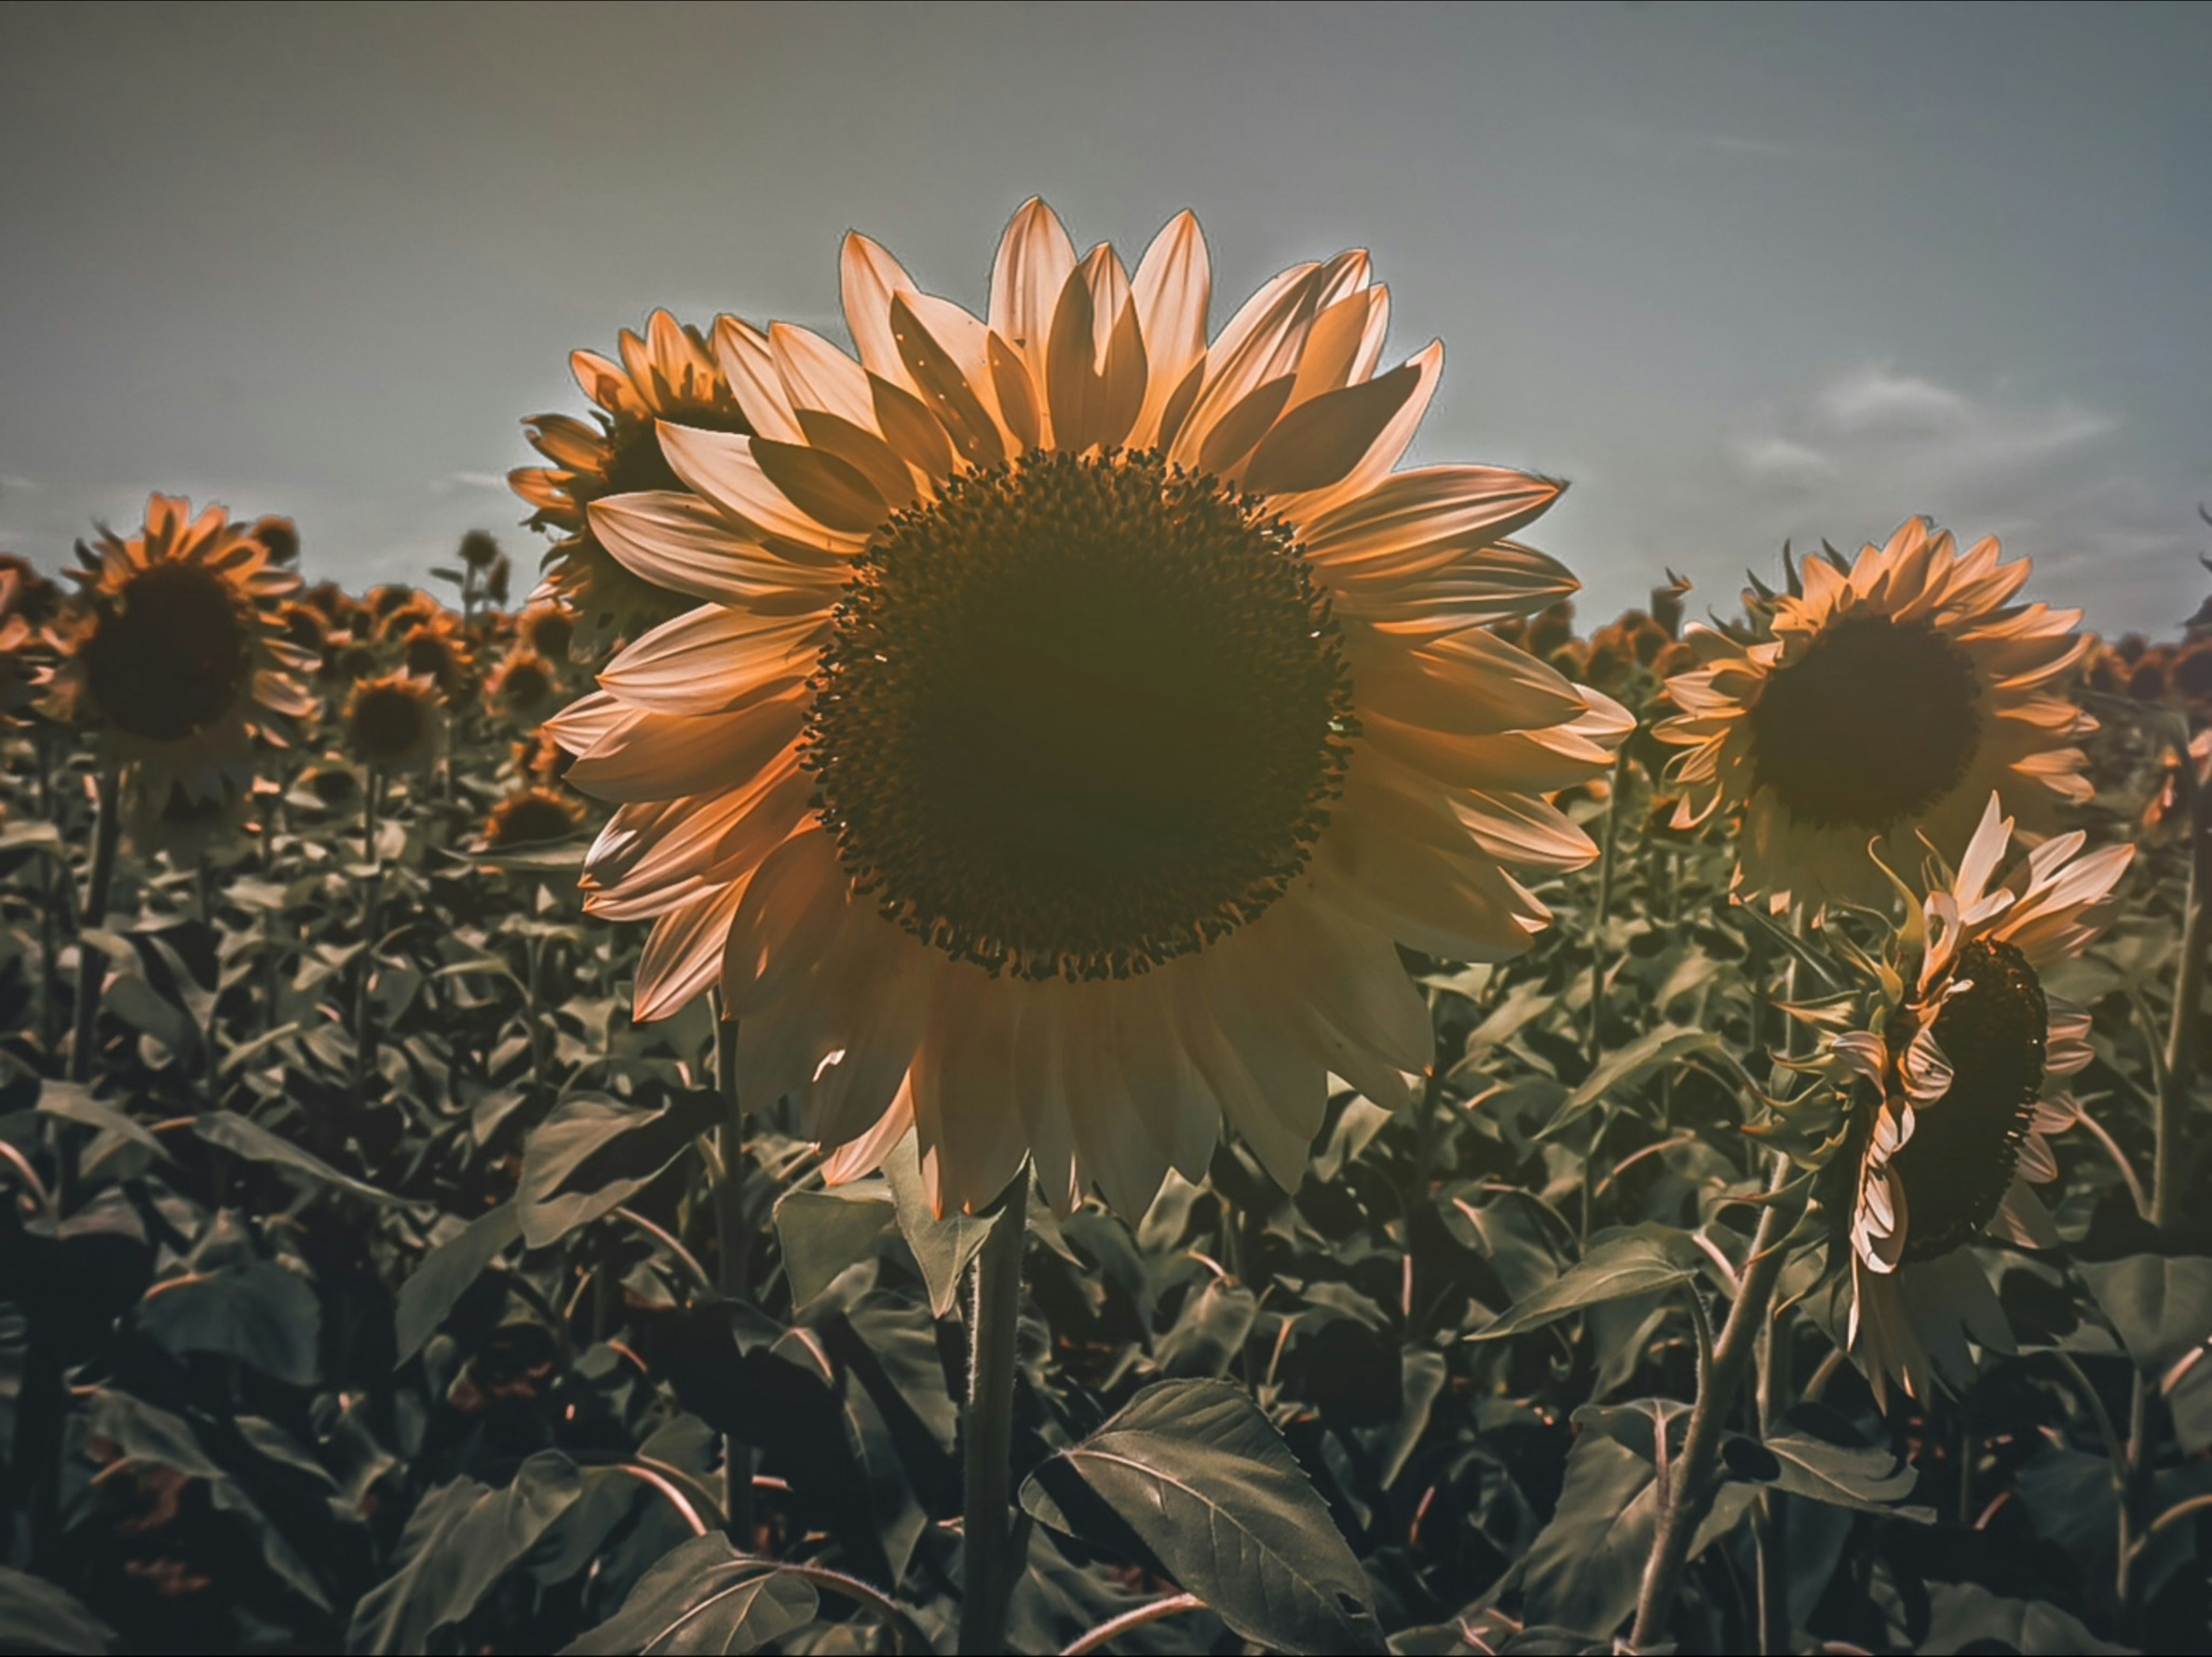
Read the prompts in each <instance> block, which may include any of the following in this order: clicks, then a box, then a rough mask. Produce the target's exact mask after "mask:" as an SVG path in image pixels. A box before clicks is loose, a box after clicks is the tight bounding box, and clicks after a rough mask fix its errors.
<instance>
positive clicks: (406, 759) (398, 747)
mask: <svg viewBox="0 0 2212 1657" xmlns="http://www.w3.org/2000/svg"><path fill="white" fill-rule="evenodd" d="M445 734H446V709H445V699H444V698H442V697H441V696H440V695H439V694H438V687H437V685H436V684H435V682H433V681H432V680H431V679H429V678H428V676H427V675H422V674H416V673H386V674H383V675H381V676H380V677H378V678H374V679H362V680H360V681H359V682H358V683H356V685H354V687H353V691H352V693H351V694H350V695H349V696H348V697H347V698H346V704H345V716H344V719H343V737H344V740H345V746H346V749H347V752H349V753H351V754H352V755H353V757H354V758H356V759H357V760H359V761H360V762H361V763H362V765H371V766H374V767H376V768H377V769H378V770H380V771H420V770H422V768H423V767H424V766H426V765H429V764H430V763H431V762H432V761H433V760H435V758H437V757H438V752H439V749H440V747H441V746H442V745H443V743H444V741H445Z"/></svg>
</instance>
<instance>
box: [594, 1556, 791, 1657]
mask: <svg viewBox="0 0 2212 1657" xmlns="http://www.w3.org/2000/svg"><path fill="white" fill-rule="evenodd" d="M819 1603H820V1602H819V1601H818V1599H817V1598H816V1595H815V1592H814V1587H813V1584H811V1582H808V1581H806V1580H805V1578H803V1577H799V1576H795V1575H792V1574H791V1573H790V1572H788V1571H784V1570H779V1569H776V1567H775V1565H774V1564H773V1563H770V1562H769V1561H766V1560H761V1559H749V1558H747V1557H746V1556H744V1555H743V1554H741V1553H739V1552H738V1550H736V1549H735V1548H733V1547H732V1546H731V1545H730V1543H729V1538H726V1537H725V1536H722V1535H720V1533H719V1532H711V1531H710V1532H708V1533H707V1534H706V1535H705V1536H695V1537H693V1538H691V1539H690V1541H688V1542H684V1543H682V1544H679V1545H678V1546H677V1547H676V1548H675V1549H674V1550H672V1551H671V1552H670V1553H667V1554H665V1555H664V1556H662V1557H661V1559H660V1561H659V1563H657V1564H655V1565H654V1566H653V1569H650V1570H648V1571H647V1572H646V1574H645V1575H643V1576H641V1577H640V1578H639V1579H638V1582H637V1586H636V1587H634V1588H632V1589H631V1590H630V1591H629V1598H628V1599H625V1600H623V1607H622V1609H621V1610H620V1611H617V1612H616V1613H615V1614H614V1615H613V1616H612V1617H609V1618H608V1619H607V1620H606V1621H605V1622H604V1623H600V1624H599V1626H598V1627H597V1628H595V1629H592V1630H589V1631H588V1632H586V1633H585V1634H583V1635H582V1636H579V1637H578V1638H577V1639H576V1640H574V1641H573V1642H570V1643H569V1644H568V1645H566V1646H564V1647H562V1657H598V1654H600V1653H606V1654H610V1657H611V1654H614V1653H617V1652H632V1651H640V1652H677V1651H686V1652H688V1651H715V1652H750V1651H758V1650H759V1649H760V1648H762V1647H763V1646H764V1645H766V1644H767V1643H768V1642H769V1641H771V1640H780V1639H781V1638H782V1637H783V1636H785V1635H787V1634H789V1633H791V1632H793V1630H798V1629H802V1628H804V1627H805V1626H806V1624H808V1623H811V1622H812V1621H813V1620H814V1615H815V1611H817V1608H818V1605H819Z"/></svg>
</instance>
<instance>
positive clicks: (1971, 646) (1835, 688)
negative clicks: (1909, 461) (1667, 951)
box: [1657, 518, 2096, 908]
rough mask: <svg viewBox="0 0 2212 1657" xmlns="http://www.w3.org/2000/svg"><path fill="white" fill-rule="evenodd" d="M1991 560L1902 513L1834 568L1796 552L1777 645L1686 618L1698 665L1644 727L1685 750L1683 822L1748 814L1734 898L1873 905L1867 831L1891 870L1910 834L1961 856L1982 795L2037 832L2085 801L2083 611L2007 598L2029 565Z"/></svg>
mask: <svg viewBox="0 0 2212 1657" xmlns="http://www.w3.org/2000/svg"><path fill="white" fill-rule="evenodd" d="M2000 557H2001V554H2000V551H1999V549H1998V546H1997V544H1996V541H1995V540H1994V539H1990V540H1984V541H1982V542H1980V543H1979V544H1978V545H1976V546H1974V547H1973V548H1972V550H1971V551H1967V552H1965V553H1963V554H1962V553H1960V551H1958V550H1957V548H1956V545H1955V544H1954V541H1953V539H1952V538H1951V536H1950V534H1949V533H1948V532H1945V533H1933V530H1932V526H1930V525H1929V522H1928V521H1927V520H1925V519H1923V518H1915V519H1913V520H1911V521H1910V522H1908V523H1907V524H1905V527H1903V528H1901V529H1899V531H1898V532H1897V533H1896V534H1894V535H1893V536H1892V537H1890V539H1889V544H1888V545H1886V546H1881V547H1875V546H1869V547H1868V548H1866V550H1865V551H1863V552H1861V553H1860V554H1859V556H1858V557H1857V560H1856V561H1855V562H1853V563H1852V564H1850V568H1849V569H1848V570H1846V569H1844V567H1843V563H1842V560H1841V559H1840V558H1838V559H1836V560H1835V561H1834V562H1831V561H1830V560H1829V559H1827V558H1826V557H1813V558H1808V559H1806V560H1805V562H1804V564H1803V566H1802V592H1792V593H1790V594H1777V595H1774V596H1773V598H1772V599H1771V611H1772V624H1771V625H1772V635H1773V636H1772V637H1771V639H1768V640H1765V641H1764V642H1759V643H1747V642H1746V641H1745V640H1743V639H1741V638H1738V637H1733V636H1731V635H1730V634H1729V633H1726V632H1721V631H1715V630H1712V629H1705V628H1698V629H1692V631H1691V632H1690V634H1689V636H1688V637H1689V640H1690V642H1691V643H1692V644H1693V645H1694V646H1695V647H1696V649H1697V650H1698V652H1699V657H1700V658H1701V661H1702V664H1703V665H1701V666H1699V667H1696V668H1694V669H1692V670H1691V671H1690V672H1687V673H1677V674H1675V675H1674V677H1672V678H1671V679H1668V681H1667V690H1668V695H1669V696H1670V697H1672V698H1673V699H1674V704H1675V705H1676V706H1677V707H1679V708H1680V709H1681V710H1682V713H1681V716H1680V717H1679V718H1676V719H1670V720H1668V721H1667V722H1664V723H1663V724H1662V725H1660V726H1659V727H1658V730H1657V734H1658V735H1659V737H1660V738H1661V739H1662V740H1664V741H1667V742H1670V743H1673V744H1675V745H1677V746H1682V747H1686V748H1687V749H1688V750H1689V752H1686V753H1683V754H1680V755H1677V756H1676V757H1675V759H1674V765H1673V767H1672V770H1671V776H1672V778H1673V780H1674V782H1675V783H1678V784H1680V786H1681V788H1682V789H1683V801H1682V806H1681V810H1680V817H1679V819H1678V820H1679V821H1680V825H1682V826H1684V827H1688V826H1692V825H1695V824H1697V823H1699V822H1702V821H1704V820H1705V819H1707V818H1709V817H1711V815H1712V814H1713V813H1714V812H1715V811H1717V809H1719V808H1720V807H1723V805H1725V806H1728V807H1741V808H1742V811H1743V813H1744V820H1743V830H1742V836H1741V845H1740V850H1739V856H1740V857H1741V866H1740V868H1739V869H1738V871H1737V880H1738V883H1739V887H1740V889H1741V891H1742V892H1744V893H1745V895H1747V896H1768V897H1773V898H1778V899H1787V898H1790V897H1793V896H1794V897H1796V898H1797V899H1802V900H1803V901H1804V902H1805V903H1806V904H1807V905H1808V906H1811V907H1814V908H1818V907H1820V905H1824V904H1826V903H1827V902H1828V901H1830V900H1838V899H1839V900H1845V901H1854V902H1860V903H1868V904H1881V903H1886V902H1887V901H1888V899H1889V895H1890V888H1889V885H1888V882H1887V878H1886V877H1885V876H1884V874H1882V872H1881V868H1879V867H1877V865H1876V863H1875V862H1874V861H1873V860H1872V859H1871V858H1869V856H1868V850H1867V848H1868V844H1869V841H1874V842H1878V843H1879V855H1880V856H1881V859H1882V861H1883V862H1885V863H1887V865H1888V866H1890V867H1892V868H1899V867H1905V866H1906V865H1908V864H1909V863H1910V862H1911V860H1913V859H1914V858H1916V857H1917V856H1918V841H1919V838H1922V837H1924V838H1926V839H1927V840H1929V842H1931V843H1933V844H1935V845H1936V847H1937V848H1938V849H1939V850H1944V851H1946V852H1947V853H1949V852H1955V851H1956V850H1957V849H1958V847H1959V846H1960V845H1961V844H1963V843H1964V842H1965V840H1966V837H1967V835H1968V834H1969V833H1971V832H1972V829H1973V825H1974V821H1975V819H1976V817H1977V815H1978V813H1980V811H1981V809H1982V804H1983V802H1984V801H1986V800H1987V799H1988V798H1989V797H1990V791H1991V790H1992V789H1994V790H1996V793H1997V794H1998V795H2000V796H2001V798H2002V800H2003V802H2004V807H2005V809H2006V810H2007V811H2008V812H2013V813H2017V814H2018V816H2019V817H2020V819H2021V821H2022V822H2023V823H2024V824H2025V825H2027V826H2028V827H2029V828H2030V829H2032V830H2034V831H2036V832H2042V831H2044V830H2045V829H2047V828H2048V827H2049V826H2050V819H2051V814H2052V812H2053V809H2054V808H2055V807H2056V806H2057V803H2058V802H2059V801H2069V802H2073V803H2075V804H2079V803H2081V802H2082V801H2086V800H2087V799H2088V798H2089V797H2090V795H2091V793H2092V789H2091V788H2090V785H2089V783H2088V780H2087V777H2084V776H2083V775H2082V771H2083V769H2084V767H2086V766H2087V764H2088V757H2087V754H2085V753H2084V752H2082V751H2081V749H2080V748H2079V747H2076V746H2073V744H2074V742H2075V740H2076V739H2077V738H2079V737H2081V736H2083V735H2085V734H2087V733H2088V732H2090V731H2093V730H2094V729H2095V728H2096V722H2095V721H2093V720H2092V719H2090V718H2089V717H2088V716H2087V715H2086V714H2084V713H2082V711H2081V710H2080V709H2079V708H2078V707H2076V706H2075V704H2073V703H2072V702H2071V701H2069V699H2068V698H2066V697H2065V696H2064V695H2063V691H2062V687H2063V685H2065V683H2066V682H2067V676H2068V674H2069V673H2070V672H2071V670H2072V669H2073V667H2074V665H2075V662H2076V661H2078V660H2080V658H2081V655H2083V653H2084V652H2085V651H2087V649H2088V640H2087V638H2086V637H2082V636H2081V635H2079V634H2077V633H2076V632H2075V631H2074V628H2075V624H2076V623H2077V622H2079V621H2080V620H2081V612H2079V611H2073V610H2052V609H2050V608H2049V607H2047V606H2044V605H2041V604H2031V605H2015V604H2013V603H2012V602H2011V600H2012V598H2013V596H2014V594H2016V593H2018V592H2019V591H2020V589H2021V585H2022V584H2023V583H2024V582H2026V581H2027V577H2028V571H2029V565H2028V564H2027V560H2025V559H2021V560H2019V561H2017V562H2015V563H2012V564H2003V563H2001V562H2000V561H1999V560H2000ZM1793 585H1794V584H1793ZM1761 607H1762V608H1764V607H1766V606H1761Z"/></svg>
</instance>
